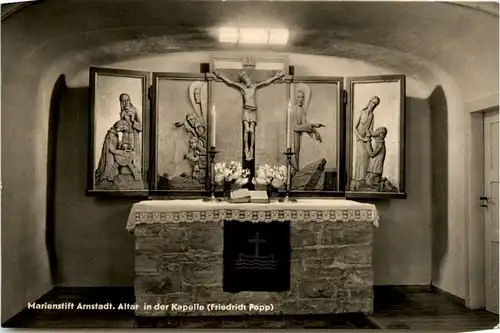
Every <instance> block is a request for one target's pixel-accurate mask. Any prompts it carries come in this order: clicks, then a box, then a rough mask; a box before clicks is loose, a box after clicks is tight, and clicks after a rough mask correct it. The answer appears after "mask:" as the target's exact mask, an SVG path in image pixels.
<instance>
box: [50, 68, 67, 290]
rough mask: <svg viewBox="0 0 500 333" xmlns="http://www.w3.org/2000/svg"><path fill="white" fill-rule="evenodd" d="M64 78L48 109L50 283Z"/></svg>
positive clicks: (53, 275)
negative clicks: (58, 138)
mask: <svg viewBox="0 0 500 333" xmlns="http://www.w3.org/2000/svg"><path fill="white" fill-rule="evenodd" d="M66 89H67V86H66V77H65V76H64V75H60V76H59V78H58V79H57V80H56V83H55V84H54V88H53V90H52V96H51V97H50V109H49V134H48V152H47V208H46V209H47V210H46V221H47V222H46V223H47V225H46V229H45V242H46V247H47V254H48V257H49V265H50V275H51V279H52V282H54V281H55V280H56V275H57V255H56V244H55V243H56V240H55V238H56V230H55V222H56V221H55V215H56V206H55V199H56V190H55V188H56V161H57V149H56V148H57V146H56V145H57V137H58V128H59V116H60V112H61V110H60V106H61V100H62V98H63V96H64V93H65V92H66Z"/></svg>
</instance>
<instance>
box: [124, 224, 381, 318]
mask: <svg viewBox="0 0 500 333" xmlns="http://www.w3.org/2000/svg"><path fill="white" fill-rule="evenodd" d="M291 228H292V230H291V246H292V253H291V255H292V258H291V259H292V261H291V281H290V287H291V289H290V291H287V292H240V293H234V294H233V293H226V292H223V291H222V248H223V222H204V223H192V222H190V223H157V224H142V225H138V226H137V227H136V228H135V230H134V235H135V239H136V241H135V250H136V257H135V296H136V304H137V305H138V308H137V310H136V315H137V316H177V315H195V316H214V315H215V316H217V315H251V314H253V315H263V314H328V313H353V312H363V313H371V312H372V311H373V272H372V239H373V225H372V224H371V223H369V222H368V221H366V222H358V221H349V222H292V223H291ZM211 303H212V304H220V305H224V306H228V305H230V304H232V305H240V304H244V305H246V306H247V307H246V309H245V310H241V307H240V309H236V308H230V309H223V310H219V311H217V310H216V311H214V310H212V311H208V309H207V308H208V304H211ZM144 304H148V305H150V306H151V308H147V307H145V306H144ZM172 304H176V305H178V306H182V305H184V306H187V307H189V306H190V308H187V309H186V308H184V309H181V308H179V307H173V308H172V306H169V308H168V309H167V308H166V307H165V305H172ZM249 304H257V305H268V306H269V305H272V309H271V310H269V308H267V309H266V311H265V312H262V311H260V312H259V311H258V310H250V309H249ZM160 305H163V307H161V306H160Z"/></svg>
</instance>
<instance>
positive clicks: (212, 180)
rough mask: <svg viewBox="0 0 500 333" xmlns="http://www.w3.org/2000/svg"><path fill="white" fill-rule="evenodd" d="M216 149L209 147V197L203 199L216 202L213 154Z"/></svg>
mask: <svg viewBox="0 0 500 333" xmlns="http://www.w3.org/2000/svg"><path fill="white" fill-rule="evenodd" d="M217 153H218V151H216V150H215V147H214V146H212V147H210V150H209V151H208V154H209V155H210V197H209V198H205V199H203V201H205V202H218V201H219V199H217V198H216V197H215V155H217Z"/></svg>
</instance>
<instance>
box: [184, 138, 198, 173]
mask: <svg viewBox="0 0 500 333" xmlns="http://www.w3.org/2000/svg"><path fill="white" fill-rule="evenodd" d="M184 159H186V160H188V161H189V163H191V178H193V179H196V178H198V174H199V173H200V165H199V164H198V163H199V161H200V151H199V150H198V139H196V138H195V137H191V138H190V139H189V150H188V152H187V153H186V154H184Z"/></svg>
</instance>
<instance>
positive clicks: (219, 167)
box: [214, 161, 250, 186]
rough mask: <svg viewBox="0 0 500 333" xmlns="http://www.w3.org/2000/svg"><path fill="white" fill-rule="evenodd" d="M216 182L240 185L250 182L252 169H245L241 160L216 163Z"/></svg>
mask: <svg viewBox="0 0 500 333" xmlns="http://www.w3.org/2000/svg"><path fill="white" fill-rule="evenodd" d="M214 168H215V183H216V184H218V185H223V184H224V183H236V184H238V185H240V186H242V185H245V184H246V183H248V176H250V170H248V169H243V168H242V166H241V163H240V162H235V161H231V162H229V163H228V164H226V162H217V163H215V166H214Z"/></svg>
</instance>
